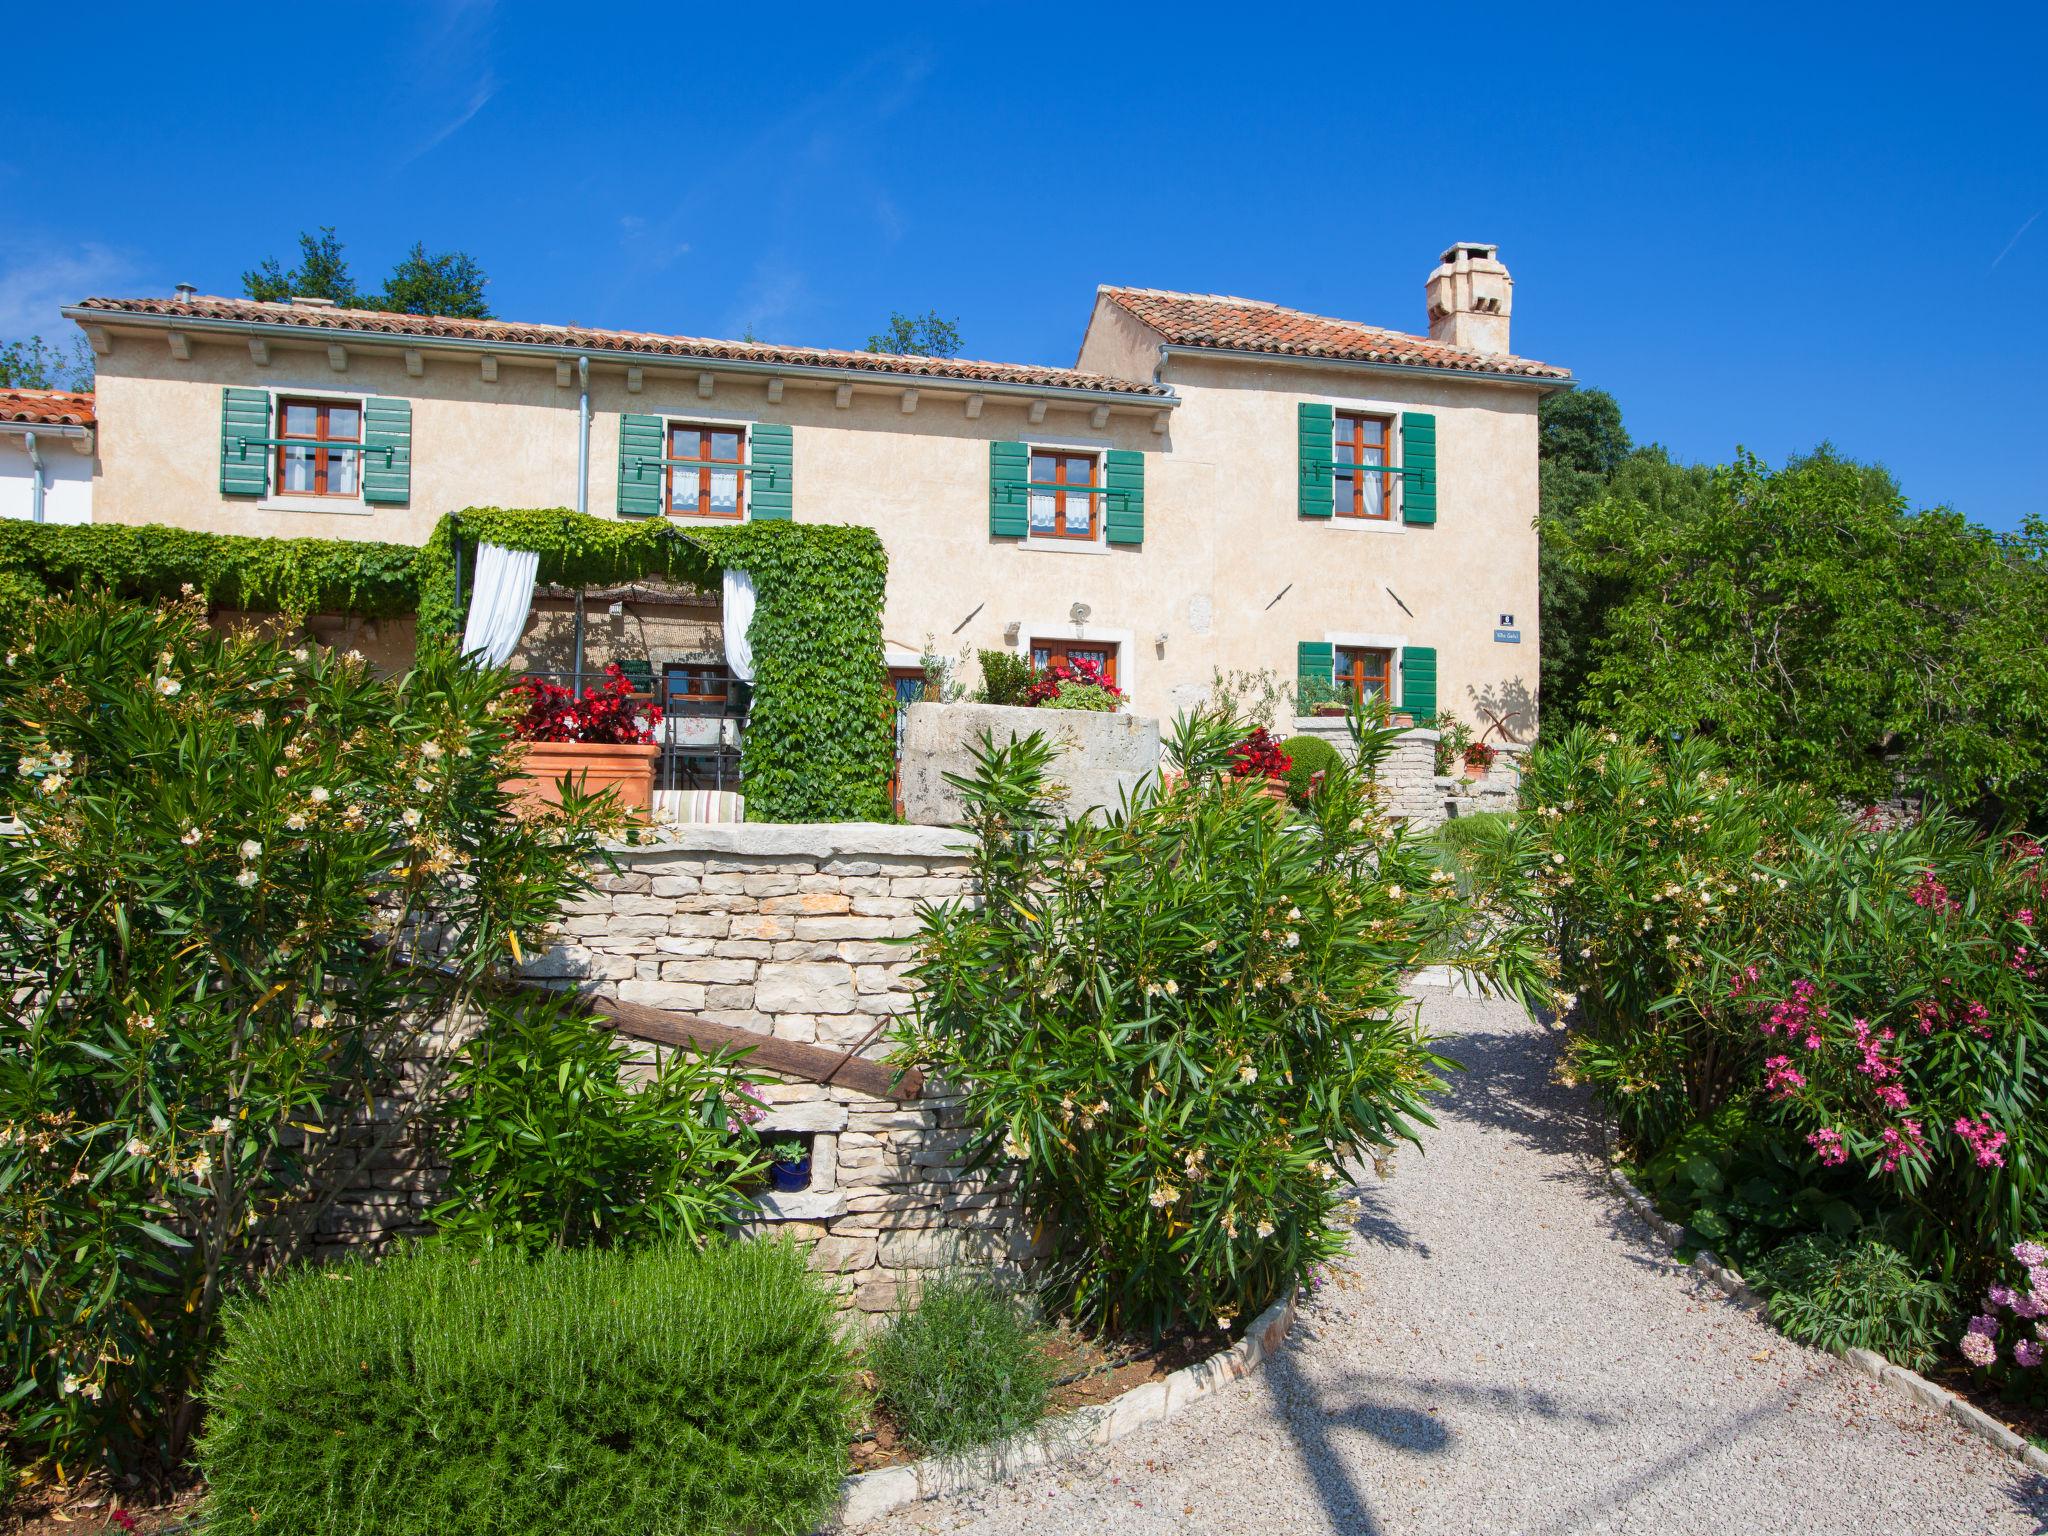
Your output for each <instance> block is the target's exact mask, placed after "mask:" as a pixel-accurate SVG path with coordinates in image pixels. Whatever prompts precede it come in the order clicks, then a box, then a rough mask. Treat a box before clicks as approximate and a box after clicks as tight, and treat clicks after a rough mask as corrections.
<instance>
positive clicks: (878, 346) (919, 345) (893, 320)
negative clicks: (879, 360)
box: [868, 309, 960, 357]
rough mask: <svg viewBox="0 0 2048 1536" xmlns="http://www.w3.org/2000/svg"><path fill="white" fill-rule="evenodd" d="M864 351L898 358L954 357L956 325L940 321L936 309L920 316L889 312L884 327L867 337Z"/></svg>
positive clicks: (957, 351)
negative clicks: (893, 355) (883, 353)
mask: <svg viewBox="0 0 2048 1536" xmlns="http://www.w3.org/2000/svg"><path fill="white" fill-rule="evenodd" d="M868 350H869V351H870V352H889V353H894V354H895V355H897V356H899V357H958V356H959V355H960V325H959V322H958V321H954V320H947V319H943V318H941V316H940V314H939V312H938V311H937V310H936V309H934V310H930V311H928V312H927V313H925V314H922V315H906V314H903V313H902V312H901V311H891V312H890V315H889V325H888V328H887V329H886V330H884V331H882V332H880V333H879V334H877V335H874V336H870V337H869V338H868Z"/></svg>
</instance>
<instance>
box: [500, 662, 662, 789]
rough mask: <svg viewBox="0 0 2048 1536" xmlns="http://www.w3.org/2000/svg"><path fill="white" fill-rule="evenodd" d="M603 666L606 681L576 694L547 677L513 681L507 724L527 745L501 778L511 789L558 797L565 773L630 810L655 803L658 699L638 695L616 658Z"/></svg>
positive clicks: (659, 752)
mask: <svg viewBox="0 0 2048 1536" xmlns="http://www.w3.org/2000/svg"><path fill="white" fill-rule="evenodd" d="M604 674H605V677H604V683H603V685H602V686H601V687H596V688H586V689H584V690H583V693H582V696H581V697H578V696H577V694H576V693H575V692H574V691H573V690H571V689H568V688H564V687H562V686H561V685H560V684H559V683H551V682H548V681H547V680H546V679H545V678H539V677H524V678H521V679H520V680H519V681H518V682H516V683H514V684H513V685H512V689H511V698H512V699H513V701H514V703H515V704H516V705H517V706H518V708H519V714H518V716H517V718H516V719H515V720H514V721H513V726H512V732H513V734H514V735H515V736H516V737H518V739H519V740H520V741H522V742H524V743H526V747H525V750H524V751H523V752H522V753H521V754H520V759H519V773H518V775H517V776H516V777H514V778H511V779H508V780H506V781H505V788H506V789H507V790H508V791H510V792H511V793H513V794H515V795H518V796H519V797H521V798H522V799H526V800H529V801H533V802H537V803H543V804H550V805H551V804H554V803H555V802H557V801H559V800H560V798H561V780H562V779H563V778H564V777H566V778H568V779H569V781H570V782H571V783H573V784H576V785H578V786H580V787H581V788H582V789H583V790H584V791H585V792H586V793H588V794H598V793H601V792H603V791H604V790H607V789H609V790H612V791H613V792H614V793H616V794H617V796H618V798H619V805H620V807H621V808H622V809H623V810H625V811H626V812H628V813H629V814H631V813H638V814H639V815H642V816H644V815H646V814H647V813H648V812H649V811H650V810H652V808H653V806H654V765H655V760H656V759H657V758H659V757H660V756H661V748H660V747H659V746H658V745H657V744H656V743H655V734H654V733H655V727H656V726H658V725H660V724H661V706H660V705H658V704H655V703H653V702H652V701H650V700H647V699H637V698H635V697H634V696H633V684H632V681H631V679H629V678H628V677H627V676H626V674H625V672H624V671H623V670H622V669H621V668H620V667H618V666H617V665H612V666H608V667H606V668H605V669H604Z"/></svg>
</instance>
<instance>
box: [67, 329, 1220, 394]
mask: <svg viewBox="0 0 2048 1536" xmlns="http://www.w3.org/2000/svg"><path fill="white" fill-rule="evenodd" d="M60 313H61V314H62V315H63V316H64V318H65V319H67V320H74V321H76V322H77V323H78V324H80V325H140V326H144V327H147V328H151V329H156V330H178V331H200V332H205V331H211V332H215V333H218V334H225V335H231V336H249V335H258V336H284V337H289V338H292V339H294V340H302V341H311V342H315V343H317V344H319V345H321V346H337V345H339V346H356V345H363V346H374V347H397V348H400V349H406V348H410V349H414V350H418V351H435V350H440V351H454V352H491V353H496V354H497V355H499V356H501V357H514V356H522V355H523V356H528V357H536V358H548V359H550V360H557V361H559V360H563V359H570V360H573V359H575V358H578V357H587V358H589V359H590V360H591V361H592V362H593V363H595V362H598V361H600V360H607V361H609V360H619V361H622V362H630V363H632V364H633V365H634V366H636V367H640V366H649V365H652V366H654V367H671V368H696V369H707V368H708V369H713V370H720V371H724V372H728V373H746V374H793V373H794V374H803V375H806V376H807V377H811V378H816V379H820V380H829V381H831V382H833V383H847V384H873V385H878V386H881V387H884V388H888V387H896V388H904V389H942V390H950V391H955V392H958V393H960V394H963V395H975V394H995V395H1022V396H1027V397H1045V396H1052V397H1055V398H1058V399H1062V400H1074V401H1086V402H1087V403H1089V404H1091V405H1107V406H1109V407H1111V408H1112V409H1115V408H1117V407H1119V406H1121V407H1123V408H1125V409H1129V410H1133V411H1158V410H1172V409H1173V408H1174V407H1176V406H1178V405H1179V404H1180V397H1179V396H1178V395H1176V394H1174V393H1172V392H1171V391H1168V392H1167V393H1165V394H1160V395H1146V394H1137V393H1133V392H1131V391H1128V390H1115V389H1088V388H1085V387H1082V386H1079V385H1073V384H1024V383H1018V382H1015V381H1012V380H1007V379H958V378H949V377H947V376H945V375H944V374H929V373H890V372H885V371H883V370H881V369H878V368H840V367H835V366H833V365H831V364H829V363H793V362H765V361H761V360H758V359H755V358H736V357H714V356H712V355H710V354H708V353H695V352H685V353H678V352H651V351H643V350H640V349H638V348H632V347H578V346H571V345H569V344H568V343H566V342H537V341H487V340H482V339H479V338H474V337H468V336H409V335H405V334H403V333H393V332H389V331H353V330H345V329H342V328H341V327H338V326H330V325H292V324H289V323H287V322H283V321H277V320H228V319H221V318H218V317H216V316H210V315H208V316H200V315H159V314H150V313H147V312H143V311H138V310H131V309H88V308H86V307H85V306H83V305H79V304H68V305H66V306H65V307H64V308H63V309H62V310H61V311H60Z"/></svg>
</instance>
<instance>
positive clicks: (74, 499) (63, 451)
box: [0, 425, 92, 523]
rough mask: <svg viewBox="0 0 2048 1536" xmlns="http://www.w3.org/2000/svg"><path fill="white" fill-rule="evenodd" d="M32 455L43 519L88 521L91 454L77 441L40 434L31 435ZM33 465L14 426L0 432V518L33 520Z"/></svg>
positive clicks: (21, 433)
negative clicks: (81, 449)
mask: <svg viewBox="0 0 2048 1536" xmlns="http://www.w3.org/2000/svg"><path fill="white" fill-rule="evenodd" d="M36 457H37V458H39V459H41V460H42V461H43V468H42V479H43V521H44V522H46V523H89V522H91V521H92V455H91V454H90V453H80V452H79V451H78V446H77V440H76V439H74V438H66V437H59V436H57V435H56V434H55V433H54V432H51V431H48V430H45V431H41V432H38V433H36ZM35 474H36V470H35V466H34V464H33V463H32V462H31V461H30V458H29V451H28V433H27V432H25V431H22V430H20V429H19V427H18V426H16V425H10V426H9V427H8V428H6V429H0V517H18V518H22V519H27V518H31V517H33V516H35V500H36V496H35V478H34V477H35Z"/></svg>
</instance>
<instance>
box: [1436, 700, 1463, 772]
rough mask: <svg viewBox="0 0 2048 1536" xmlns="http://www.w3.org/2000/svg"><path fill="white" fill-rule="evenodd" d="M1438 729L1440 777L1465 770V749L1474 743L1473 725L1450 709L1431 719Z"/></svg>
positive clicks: (1437, 753) (1438, 766) (1437, 767)
mask: <svg viewBox="0 0 2048 1536" xmlns="http://www.w3.org/2000/svg"><path fill="white" fill-rule="evenodd" d="M1430 725H1431V726H1432V727H1433V728H1434V729H1435V730H1436V733H1437V738H1436V771H1437V774H1438V776H1439V777H1449V776H1450V775H1452V774H1457V773H1463V772H1464V771H1465V749H1466V748H1467V747H1469V746H1471V745H1472V727H1471V726H1469V725H1467V724H1466V723H1465V722H1464V721H1463V720H1461V719H1460V718H1458V716H1457V715H1455V714H1453V713H1452V712H1451V711H1450V710H1448V709H1446V710H1444V711H1442V712H1441V713H1440V714H1438V715H1437V717H1436V718H1435V719H1434V720H1432V721H1430Z"/></svg>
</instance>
